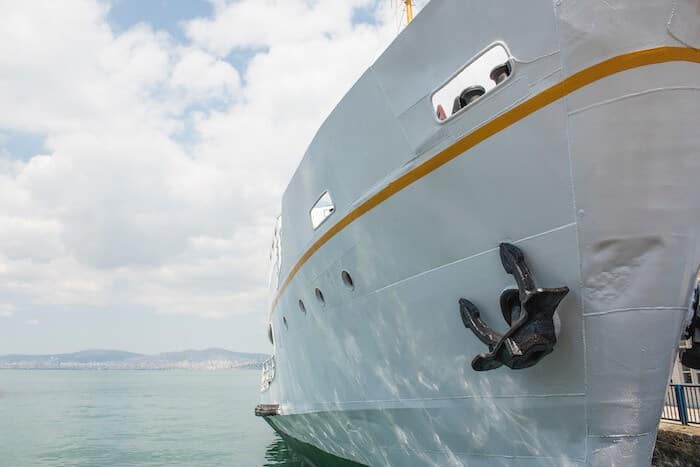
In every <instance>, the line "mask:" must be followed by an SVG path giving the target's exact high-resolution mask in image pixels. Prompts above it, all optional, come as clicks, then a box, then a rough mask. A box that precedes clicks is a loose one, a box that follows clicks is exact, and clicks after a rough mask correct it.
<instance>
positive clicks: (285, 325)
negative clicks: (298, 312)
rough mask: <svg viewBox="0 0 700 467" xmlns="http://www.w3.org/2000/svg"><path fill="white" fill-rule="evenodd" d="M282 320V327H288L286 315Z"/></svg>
mask: <svg viewBox="0 0 700 467" xmlns="http://www.w3.org/2000/svg"><path fill="white" fill-rule="evenodd" d="M282 322H283V323H284V328H285V329H289V324H287V317H286V316H283V317H282Z"/></svg>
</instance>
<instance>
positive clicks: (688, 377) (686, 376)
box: [683, 370, 693, 384]
mask: <svg viewBox="0 0 700 467" xmlns="http://www.w3.org/2000/svg"><path fill="white" fill-rule="evenodd" d="M683 383H685V384H693V375H692V374H691V373H690V370H687V371H685V370H684V371H683Z"/></svg>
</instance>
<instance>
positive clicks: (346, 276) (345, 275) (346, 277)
mask: <svg viewBox="0 0 700 467" xmlns="http://www.w3.org/2000/svg"><path fill="white" fill-rule="evenodd" d="M340 277H342V278H343V284H345V286H346V287H349V288H350V289H354V288H355V283H354V282H353V281H352V276H351V275H350V273H349V272H347V271H343V272H341V273H340Z"/></svg>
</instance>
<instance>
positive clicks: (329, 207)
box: [311, 191, 335, 229]
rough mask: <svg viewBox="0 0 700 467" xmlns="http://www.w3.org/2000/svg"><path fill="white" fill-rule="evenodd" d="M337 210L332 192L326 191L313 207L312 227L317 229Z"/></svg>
mask: <svg viewBox="0 0 700 467" xmlns="http://www.w3.org/2000/svg"><path fill="white" fill-rule="evenodd" d="M334 211H335V206H334V205H333V200H332V199H331V195H330V193H328V192H327V191H324V192H323V194H322V195H321V196H320V197H319V198H318V201H316V204H314V207H312V208H311V227H313V228H314V229H317V228H318V226H320V225H321V224H323V222H325V220H326V219H328V217H329V216H330V215H331V214H333V212H334Z"/></svg>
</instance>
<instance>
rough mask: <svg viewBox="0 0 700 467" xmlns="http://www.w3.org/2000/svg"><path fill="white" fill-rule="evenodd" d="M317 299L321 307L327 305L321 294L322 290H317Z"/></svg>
mask: <svg viewBox="0 0 700 467" xmlns="http://www.w3.org/2000/svg"><path fill="white" fill-rule="evenodd" d="M316 299H317V300H318V301H319V303H320V304H321V305H325V304H326V299H325V298H324V297H323V292H321V289H316Z"/></svg>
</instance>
